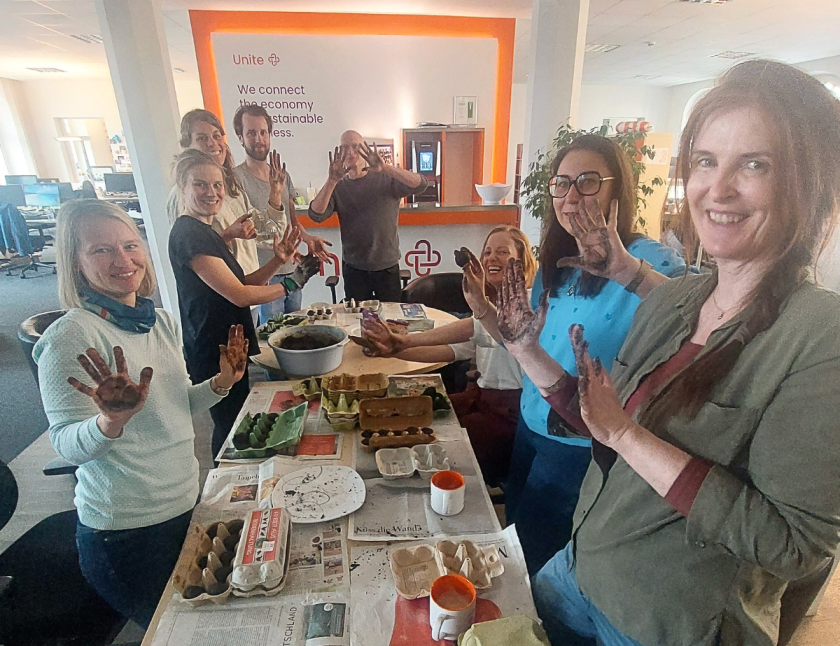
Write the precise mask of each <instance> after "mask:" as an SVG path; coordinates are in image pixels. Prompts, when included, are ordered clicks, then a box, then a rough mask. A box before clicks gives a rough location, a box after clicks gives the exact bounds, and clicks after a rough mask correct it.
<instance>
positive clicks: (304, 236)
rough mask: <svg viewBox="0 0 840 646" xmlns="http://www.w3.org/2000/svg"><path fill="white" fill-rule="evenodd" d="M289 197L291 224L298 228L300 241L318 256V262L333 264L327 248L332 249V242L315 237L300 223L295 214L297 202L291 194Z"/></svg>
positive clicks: (308, 250)
mask: <svg viewBox="0 0 840 646" xmlns="http://www.w3.org/2000/svg"><path fill="white" fill-rule="evenodd" d="M289 195H290V197H289V222H290V223H291V226H293V227H296V228H297V230H298V231H300V240H301V242H303V243H304V244H305V245H306V249H307V252H308V253H309V254H312V255H314V256H317V258H318V260H320V261H322V262H326V263H331V262H332V259H331V258H330V256H329V251H328V250H327V247H332V242H330V241H329V240H325V239H324V238H322V237H320V236H313V235H312V234H310V233H309V232H308V231H307V230H306V229H305V228H304V226H303V225H302V224H301V223H300V222H298V219H297V214H296V213H295V201H294V199H292V197H291V192H290V193H289Z"/></svg>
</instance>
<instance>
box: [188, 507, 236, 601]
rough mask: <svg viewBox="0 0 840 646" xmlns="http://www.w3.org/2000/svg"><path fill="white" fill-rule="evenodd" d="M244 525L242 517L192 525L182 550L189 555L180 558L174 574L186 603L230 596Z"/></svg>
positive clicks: (221, 599)
mask: <svg viewBox="0 0 840 646" xmlns="http://www.w3.org/2000/svg"><path fill="white" fill-rule="evenodd" d="M243 526H244V522H243V521H242V520H231V521H228V522H226V523H222V522H218V523H213V524H212V525H208V526H206V527H199V526H198V525H193V526H192V527H191V528H190V532H189V534H188V536H187V538H186V540H185V549H184V552H183V553H184V554H186V555H187V556H186V559H185V560H184V559H182V560H180V561H179V562H178V564H177V565H176V567H175V571H174V573H173V575H172V583H173V585H174V586H175V589H176V590H177V591H178V593H179V594H180V595H181V601H182V602H183V603H186V604H187V605H190V606H193V607H198V606H203V605H206V604H209V603H214V604H221V603H224V602H225V601H226V600H227V598H228V597H229V596H230V594H231V590H232V588H231V584H230V580H231V575H232V572H233V565H232V564H233V559H234V558H235V555H236V550H237V546H238V544H239V541H240V538H241V532H242V528H243Z"/></svg>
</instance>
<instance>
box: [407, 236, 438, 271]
mask: <svg viewBox="0 0 840 646" xmlns="http://www.w3.org/2000/svg"><path fill="white" fill-rule="evenodd" d="M405 264H406V265H408V266H409V267H411V268H412V269H413V270H414V273H415V274H417V275H418V276H428V275H429V274H430V273H432V268H433V267H437V266H438V265H439V264H440V252H439V251H436V250H434V249H432V243H431V242H429V241H428V240H418V241H417V244H415V245H414V249H413V250H412V251H409V252H408V253H406V254H405Z"/></svg>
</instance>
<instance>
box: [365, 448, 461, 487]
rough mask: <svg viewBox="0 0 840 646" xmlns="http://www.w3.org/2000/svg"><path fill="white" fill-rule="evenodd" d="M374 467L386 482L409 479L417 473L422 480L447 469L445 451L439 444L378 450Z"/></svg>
mask: <svg viewBox="0 0 840 646" xmlns="http://www.w3.org/2000/svg"><path fill="white" fill-rule="evenodd" d="M376 467H377V468H378V469H379V473H381V474H382V477H383V478H385V479H386V480H396V479H398V478H410V477H411V476H413V475H414V472H415V471H417V472H418V473H420V476H421V477H422V478H423V479H428V478H431V477H432V475H433V474H435V473H437V472H438V471H446V470H448V469H449V458H447V457H446V449H444V448H443V447H442V446H441V445H440V444H419V445H417V446H413V447H411V448H407V447H403V448H399V449H380V450H379V451H377V452H376Z"/></svg>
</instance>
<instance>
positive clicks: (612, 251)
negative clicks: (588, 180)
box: [557, 197, 638, 280]
mask: <svg viewBox="0 0 840 646" xmlns="http://www.w3.org/2000/svg"><path fill="white" fill-rule="evenodd" d="M569 225H570V226H571V229H572V235H574V237H575V239H576V240H577V244H578V249H579V250H580V255H579V256H575V257H569V258H561V259H560V260H558V261H557V267H558V268H562V267H575V268H578V269H582V270H583V271H587V272H589V273H590V274H594V275H596V276H604V277H605V278H610V279H613V280H614V279H615V277H616V276H617V275H618V273H619V272H621V271H622V270H625V269H626V268H627V267H628V266H631V265H638V261H635V262H634V260H633V257H632V256H631V255H630V253H629V252H628V251H627V250H626V249H625V248H624V244H623V243H622V242H621V238H620V237H619V235H618V200H613V201H612V202H610V218H609V222H607V220H606V219H605V218H604V214H603V213H602V212H601V207H600V206H599V205H598V200H597V199H595V198H590V197H586V198H584V199H582V200H581V201H580V202H578V212H577V213H573V214H571V215H570V216H569Z"/></svg>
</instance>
